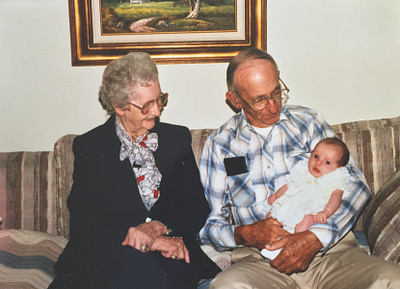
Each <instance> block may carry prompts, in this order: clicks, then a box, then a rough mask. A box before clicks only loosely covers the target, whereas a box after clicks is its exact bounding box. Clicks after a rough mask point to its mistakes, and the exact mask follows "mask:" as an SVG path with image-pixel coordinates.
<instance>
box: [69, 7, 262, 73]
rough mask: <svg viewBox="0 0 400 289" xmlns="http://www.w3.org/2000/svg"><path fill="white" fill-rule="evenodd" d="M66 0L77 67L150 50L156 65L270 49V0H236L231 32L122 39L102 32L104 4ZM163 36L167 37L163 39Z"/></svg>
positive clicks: (225, 58)
mask: <svg viewBox="0 0 400 289" xmlns="http://www.w3.org/2000/svg"><path fill="white" fill-rule="evenodd" d="M68 1H69V16H70V36H71V57H72V65H73V66H89V65H107V64H108V63H109V62H110V61H111V60H114V59H117V58H119V57H121V56H122V55H125V54H127V53H128V52H131V51H145V52H148V53H149V54H150V55H151V57H152V58H153V59H154V60H155V62H156V63H158V64H181V63H212V62H229V61H230V60H231V59H232V58H233V57H234V56H235V55H236V54H238V53H239V52H240V51H242V50H245V49H247V48H250V47H255V48H259V49H263V50H266V47H267V16H266V15H267V3H266V2H267V1H266V0H236V1H235V3H236V4H235V9H236V10H235V21H236V29H235V30H233V31H231V33H218V32H219V31H212V32H214V33H207V34H204V35H202V33H198V32H197V33H191V32H185V33H179V34H177V33H166V34H165V35H164V34H163V35H161V34H158V33H139V34H132V35H122V36H116V35H103V33H102V32H101V30H102V28H101V24H99V23H102V22H101V21H102V20H101V17H102V15H101V13H100V11H101V0H68ZM99 7H100V8H99ZM96 19H97V20H96ZM99 19H100V20H99ZM239 25H240V27H239ZM231 35H233V37H231ZM210 36H211V37H210ZM143 37H144V38H143ZM162 37H169V39H166V40H165V39H161V40H160V38H162ZM174 37H175V38H174ZM196 37H197V38H196ZM204 38H207V39H204Z"/></svg>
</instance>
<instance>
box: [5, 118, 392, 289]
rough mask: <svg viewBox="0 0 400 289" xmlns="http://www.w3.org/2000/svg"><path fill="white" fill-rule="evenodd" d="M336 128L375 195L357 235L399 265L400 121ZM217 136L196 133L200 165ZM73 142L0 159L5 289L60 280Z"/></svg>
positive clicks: (222, 261)
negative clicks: (207, 146)
mask: <svg viewBox="0 0 400 289" xmlns="http://www.w3.org/2000/svg"><path fill="white" fill-rule="evenodd" d="M334 129H335V131H336V133H337V135H338V136H339V137H340V138H342V139H343V140H344V141H345V142H346V144H347V145H348V147H349V149H350V152H351V154H352V156H353V157H354V158H355V160H356V162H357V164H358V166H359V168H360V169H361V170H362V171H363V172H364V174H365V176H366V179H367V181H368V184H369V186H370V188H371V191H372V193H373V198H372V200H371V201H370V203H369V205H368V206H367V208H366V210H365V211H364V213H363V215H362V217H361V218H359V220H358V222H357V224H356V226H355V228H354V231H356V232H357V233H359V232H364V236H366V237H367V241H368V244H364V245H365V246H368V247H369V249H370V251H371V254H374V255H377V256H380V257H382V258H385V259H386V260H389V261H392V262H396V263H400V169H399V168H400V117H396V118H388V119H379V120H369V121H356V122H349V123H342V124H337V125H334ZM213 131H215V130H213V129H196V130H192V131H191V132H192V136H193V142H192V146H193V151H194V153H195V157H196V160H197V161H198V160H199V157H200V155H201V151H202V148H203V144H204V142H205V140H206V138H207V137H208V136H209V135H210V134H211V133H212V132H213ZM74 137H75V135H66V136H63V137H62V138H60V139H59V140H58V141H57V142H56V144H55V146H54V151H39V152H27V151H25V152H2V153H0V217H2V223H1V227H0V289H1V288H47V286H48V284H49V283H50V282H51V280H52V279H53V277H54V273H53V270H52V268H53V264H54V262H55V261H56V260H57V258H58V256H59V254H60V253H61V252H62V250H63V247H64V246H65V244H66V242H67V239H68V237H69V213H68V209H67V206H66V200H67V197H68V194H69V191H70V187H71V183H72V170H73V154H72V150H71V148H72V141H73V138H74ZM360 236H362V234H361V235H360ZM360 240H362V239H360ZM203 248H204V250H205V251H206V252H207V254H209V255H210V256H211V258H212V259H213V260H215V261H216V263H217V264H218V265H219V266H220V267H221V268H223V269H224V268H226V267H227V266H229V265H230V262H229V254H228V253H226V252H225V253H222V254H221V253H218V252H216V251H214V250H213V249H212V248H211V247H208V246H204V247H203Z"/></svg>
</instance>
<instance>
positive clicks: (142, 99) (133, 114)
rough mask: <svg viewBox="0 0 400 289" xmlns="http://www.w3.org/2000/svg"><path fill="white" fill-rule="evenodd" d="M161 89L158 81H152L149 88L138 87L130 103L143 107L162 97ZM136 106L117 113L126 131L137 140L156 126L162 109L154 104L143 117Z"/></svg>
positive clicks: (119, 110) (129, 105) (117, 109)
mask: <svg viewBox="0 0 400 289" xmlns="http://www.w3.org/2000/svg"><path fill="white" fill-rule="evenodd" d="M160 93H161V88H160V83H159V81H158V80H156V81H152V82H151V83H150V85H149V86H138V87H136V89H135V97H134V98H131V99H130V100H129V102H131V103H133V104H135V105H136V106H138V107H143V105H144V104H146V103H147V102H149V101H152V100H155V99H157V98H158V97H159V96H160ZM136 106H134V105H131V104H129V103H128V104H127V107H126V108H124V109H120V108H115V111H116V113H117V115H118V117H119V119H120V121H121V123H122V125H123V126H124V128H125V130H126V131H127V132H128V133H129V134H130V135H131V136H132V139H133V140H135V139H136V137H137V136H141V135H144V134H146V133H147V132H148V131H149V130H150V129H152V128H153V127H154V125H155V118H156V117H159V116H160V115H161V111H160V108H159V107H158V105H157V104H154V105H153V106H152V107H151V109H150V111H149V112H148V113H147V114H145V115H143V114H142V112H141V110H140V109H139V108H137V107H136Z"/></svg>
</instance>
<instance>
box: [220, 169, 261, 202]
mask: <svg viewBox="0 0 400 289" xmlns="http://www.w3.org/2000/svg"><path fill="white" fill-rule="evenodd" d="M226 190H227V192H228V198H229V200H228V203H229V204H232V205H233V206H237V207H239V206H249V205H252V204H254V203H255V201H256V199H255V193H254V191H253V185H252V183H251V178H250V174H249V173H248V172H247V173H243V174H238V175H233V176H229V177H228V180H227V188H226Z"/></svg>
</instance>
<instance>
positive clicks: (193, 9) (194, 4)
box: [186, 0, 205, 19]
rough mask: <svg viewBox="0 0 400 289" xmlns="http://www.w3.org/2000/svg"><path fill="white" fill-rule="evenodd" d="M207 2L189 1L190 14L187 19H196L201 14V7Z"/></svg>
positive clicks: (200, 0)
mask: <svg viewBox="0 0 400 289" xmlns="http://www.w3.org/2000/svg"><path fill="white" fill-rule="evenodd" d="M204 1H205V0H189V5H190V13H189V15H188V16H187V17H186V18H187V19H196V18H197V17H198V16H199V13H200V7H201V5H202V4H203V3H204Z"/></svg>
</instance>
